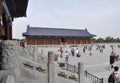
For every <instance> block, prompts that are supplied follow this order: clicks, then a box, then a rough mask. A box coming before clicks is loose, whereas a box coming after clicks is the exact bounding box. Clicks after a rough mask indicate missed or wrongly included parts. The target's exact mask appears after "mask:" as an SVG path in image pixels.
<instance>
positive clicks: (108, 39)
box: [92, 37, 120, 43]
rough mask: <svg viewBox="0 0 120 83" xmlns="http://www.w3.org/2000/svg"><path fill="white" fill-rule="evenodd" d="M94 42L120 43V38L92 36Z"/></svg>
mask: <svg viewBox="0 0 120 83" xmlns="http://www.w3.org/2000/svg"><path fill="white" fill-rule="evenodd" d="M92 42H93V43H118V42H120V38H113V37H106V38H101V37H100V38H97V39H96V38H92Z"/></svg>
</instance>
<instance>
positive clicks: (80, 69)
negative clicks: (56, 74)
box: [78, 62, 84, 83]
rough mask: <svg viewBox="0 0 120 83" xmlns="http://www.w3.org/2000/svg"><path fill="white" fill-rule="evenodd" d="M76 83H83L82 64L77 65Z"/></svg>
mask: <svg viewBox="0 0 120 83" xmlns="http://www.w3.org/2000/svg"><path fill="white" fill-rule="evenodd" d="M78 83H84V64H83V63H82V62H79V63H78Z"/></svg>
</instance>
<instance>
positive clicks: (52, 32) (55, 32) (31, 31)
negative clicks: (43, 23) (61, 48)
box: [23, 26, 95, 37]
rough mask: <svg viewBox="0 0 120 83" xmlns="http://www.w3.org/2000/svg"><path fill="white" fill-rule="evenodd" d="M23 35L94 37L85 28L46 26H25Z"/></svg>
mask: <svg viewBox="0 0 120 83" xmlns="http://www.w3.org/2000/svg"><path fill="white" fill-rule="evenodd" d="M23 36H70V37H94V36H95V35H93V34H91V33H89V32H88V31H87V29H85V30H80V29H63V28H46V27H30V26H28V27H27V31H26V32H25V33H23Z"/></svg>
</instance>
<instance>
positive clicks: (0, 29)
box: [0, 0, 2, 36]
mask: <svg viewBox="0 0 120 83" xmlns="http://www.w3.org/2000/svg"><path fill="white" fill-rule="evenodd" d="M1 22H2V0H0V36H1V35H2V24H1Z"/></svg>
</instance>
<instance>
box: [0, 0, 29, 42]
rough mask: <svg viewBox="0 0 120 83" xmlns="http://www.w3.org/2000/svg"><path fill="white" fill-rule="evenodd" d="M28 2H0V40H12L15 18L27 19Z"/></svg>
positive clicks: (12, 0) (7, 0) (10, 0)
mask: <svg viewBox="0 0 120 83" xmlns="http://www.w3.org/2000/svg"><path fill="white" fill-rule="evenodd" d="M27 5H28V0H0V39H3V38H4V39H5V40H11V39H12V22H13V21H14V18H18V17H25V16H26V10H27Z"/></svg>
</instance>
